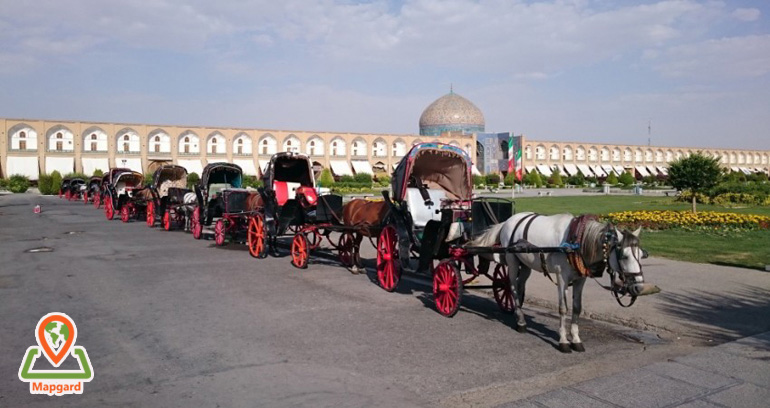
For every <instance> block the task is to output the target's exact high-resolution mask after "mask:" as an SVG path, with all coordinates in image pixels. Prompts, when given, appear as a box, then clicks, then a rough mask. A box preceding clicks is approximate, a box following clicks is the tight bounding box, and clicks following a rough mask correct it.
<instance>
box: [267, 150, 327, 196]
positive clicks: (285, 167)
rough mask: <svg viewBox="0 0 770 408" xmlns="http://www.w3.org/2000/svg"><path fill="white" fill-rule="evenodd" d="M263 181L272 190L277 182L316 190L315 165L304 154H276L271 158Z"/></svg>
mask: <svg viewBox="0 0 770 408" xmlns="http://www.w3.org/2000/svg"><path fill="white" fill-rule="evenodd" d="M263 181H264V183H265V186H266V187H268V188H272V186H273V183H274V182H276V181H283V182H287V183H299V184H300V185H302V186H303V187H312V188H315V177H314V175H313V164H312V163H311V162H310V159H309V158H308V157H307V156H305V155H304V154H299V153H293V152H281V153H276V154H274V155H273V157H271V158H270V163H269V164H268V165H267V170H266V171H265V175H264V177H263Z"/></svg>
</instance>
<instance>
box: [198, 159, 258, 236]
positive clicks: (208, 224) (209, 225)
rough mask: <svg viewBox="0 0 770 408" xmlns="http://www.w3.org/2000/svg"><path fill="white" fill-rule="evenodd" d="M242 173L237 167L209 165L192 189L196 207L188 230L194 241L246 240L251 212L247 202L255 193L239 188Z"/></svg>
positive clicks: (230, 164)
mask: <svg viewBox="0 0 770 408" xmlns="http://www.w3.org/2000/svg"><path fill="white" fill-rule="evenodd" d="M242 184H243V171H242V170H241V167H240V166H238V165H237V164H232V163H210V164H208V165H207V166H206V167H205V168H204V169H203V173H202V174H201V178H200V180H199V181H198V184H197V185H196V186H195V195H196V204H195V207H194V208H193V210H192V220H191V225H190V228H191V229H192V234H193V238H195V239H201V238H202V237H204V235H207V236H212V235H213V237H214V240H215V242H216V244H217V245H224V244H225V242H226V239H227V238H228V237H229V238H230V240H231V241H245V238H246V227H247V225H248V222H249V218H250V216H251V214H252V212H253V210H252V209H250V208H249V207H250V205H249V204H248V203H247V201H248V200H249V197H254V198H252V199H253V200H256V197H257V196H258V194H257V192H256V191H255V190H254V191H250V190H246V189H243V188H241V186H242Z"/></svg>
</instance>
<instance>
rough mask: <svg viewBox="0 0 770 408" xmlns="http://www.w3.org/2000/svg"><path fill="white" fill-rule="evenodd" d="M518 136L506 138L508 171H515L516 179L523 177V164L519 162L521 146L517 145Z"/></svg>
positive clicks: (519, 179)
mask: <svg viewBox="0 0 770 408" xmlns="http://www.w3.org/2000/svg"><path fill="white" fill-rule="evenodd" d="M517 139H520V138H518V137H515V136H513V133H511V137H510V139H509V140H508V172H509V173H510V172H515V174H516V180H518V181H521V179H522V177H524V166H522V163H521V146H519V143H518V140H517Z"/></svg>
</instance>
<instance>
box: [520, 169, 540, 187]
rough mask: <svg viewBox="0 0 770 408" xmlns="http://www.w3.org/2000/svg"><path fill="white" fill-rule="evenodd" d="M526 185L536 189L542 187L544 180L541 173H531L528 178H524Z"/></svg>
mask: <svg viewBox="0 0 770 408" xmlns="http://www.w3.org/2000/svg"><path fill="white" fill-rule="evenodd" d="M524 184H528V185H530V186H535V187H542V186H543V179H542V178H540V173H538V172H536V171H530V172H529V173H527V175H526V176H524Z"/></svg>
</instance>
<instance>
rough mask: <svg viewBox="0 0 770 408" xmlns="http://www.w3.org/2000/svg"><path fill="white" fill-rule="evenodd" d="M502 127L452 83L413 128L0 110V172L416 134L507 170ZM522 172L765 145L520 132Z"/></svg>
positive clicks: (588, 172) (362, 151) (403, 142)
mask: <svg viewBox="0 0 770 408" xmlns="http://www.w3.org/2000/svg"><path fill="white" fill-rule="evenodd" d="M509 137H510V134H509V133H488V132H486V131H485V120H484V115H483V113H482V112H481V110H480V109H479V108H478V107H476V105H474V104H473V103H472V102H471V101H469V100H468V99H466V98H464V97H462V96H460V95H459V94H457V93H455V92H454V91H453V90H450V92H449V93H448V94H446V95H444V96H442V97H440V98H438V99H436V100H435V101H434V102H433V103H431V104H430V105H428V107H427V108H425V110H424V111H423V112H422V115H421V116H420V121H419V134H388V133H340V132H327V131H306V130H280V129H257V128H227V127H199V126H184V125H158V124H140V123H112V122H85V121H73V120H45V119H13V118H0V176H1V177H3V178H8V177H10V176H11V175H13V174H23V175H25V176H27V177H29V178H30V179H31V180H37V179H38V177H39V176H40V174H50V173H51V172H53V171H54V170H58V171H59V172H60V173H61V174H67V173H71V172H80V173H85V174H93V172H94V171H95V170H97V169H98V170H102V171H106V170H108V169H109V168H110V167H128V168H131V169H133V170H136V171H139V172H142V173H146V172H152V171H153V170H154V169H155V168H157V166H159V165H162V164H166V163H173V164H178V165H181V166H184V167H185V168H187V170H188V171H189V172H196V173H198V174H200V173H201V171H202V170H203V167H204V166H205V165H206V164H208V163H212V162H219V161H225V162H231V163H235V164H238V165H239V166H241V167H242V168H243V170H244V173H245V174H247V175H254V176H258V175H260V174H261V172H262V170H263V169H264V168H265V167H266V165H267V163H268V161H269V159H270V157H271V156H272V155H273V154H274V153H276V152H279V151H290V152H298V153H304V154H307V155H308V156H309V157H310V159H311V161H312V163H313V167H314V169H315V171H316V172H320V171H321V170H322V169H325V168H328V169H330V170H331V171H332V173H333V174H334V175H335V176H344V175H353V174H355V173H369V174H374V175H376V174H389V173H390V172H391V171H392V170H393V169H394V168H395V167H396V165H397V164H398V162H399V161H400V160H401V158H402V157H403V156H404V155H405V154H406V152H407V151H408V150H409V148H410V147H411V146H412V145H414V144H417V143H421V142H443V143H447V144H451V145H454V146H457V147H460V148H462V149H464V150H465V151H467V152H468V153H469V154H470V155H471V157H473V158H475V163H474V173H477V174H480V173H505V172H507V166H508V164H507V160H508V139H509ZM521 145H522V161H523V165H524V168H525V170H526V171H527V172H529V171H538V172H540V173H542V174H543V175H545V176H549V175H550V174H551V172H552V171H553V170H554V169H555V168H558V169H559V170H560V172H561V174H563V175H573V174H577V172H578V171H579V172H581V173H583V175H585V176H597V177H599V178H603V177H606V176H607V174H608V173H609V172H612V171H614V172H618V173H620V172H622V171H624V170H627V171H632V174H636V176H637V177H638V178H641V177H645V176H665V175H666V173H667V167H668V163H669V162H671V161H673V160H676V159H679V158H681V157H684V156H687V155H689V154H692V153H694V152H697V151H701V152H703V153H705V154H707V155H711V156H714V157H717V158H719V159H720V163H721V164H722V165H723V166H724V167H727V168H730V169H732V170H735V171H741V172H744V173H747V174H750V173H754V172H766V173H767V172H769V171H770V150H743V149H726V148H701V147H695V146H693V147H670V146H640V145H617V144H601V143H590V142H587V141H573V142H557V141H545V140H534V139H533V140H530V139H528V138H526V137H525V136H523V135H521Z"/></svg>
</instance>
